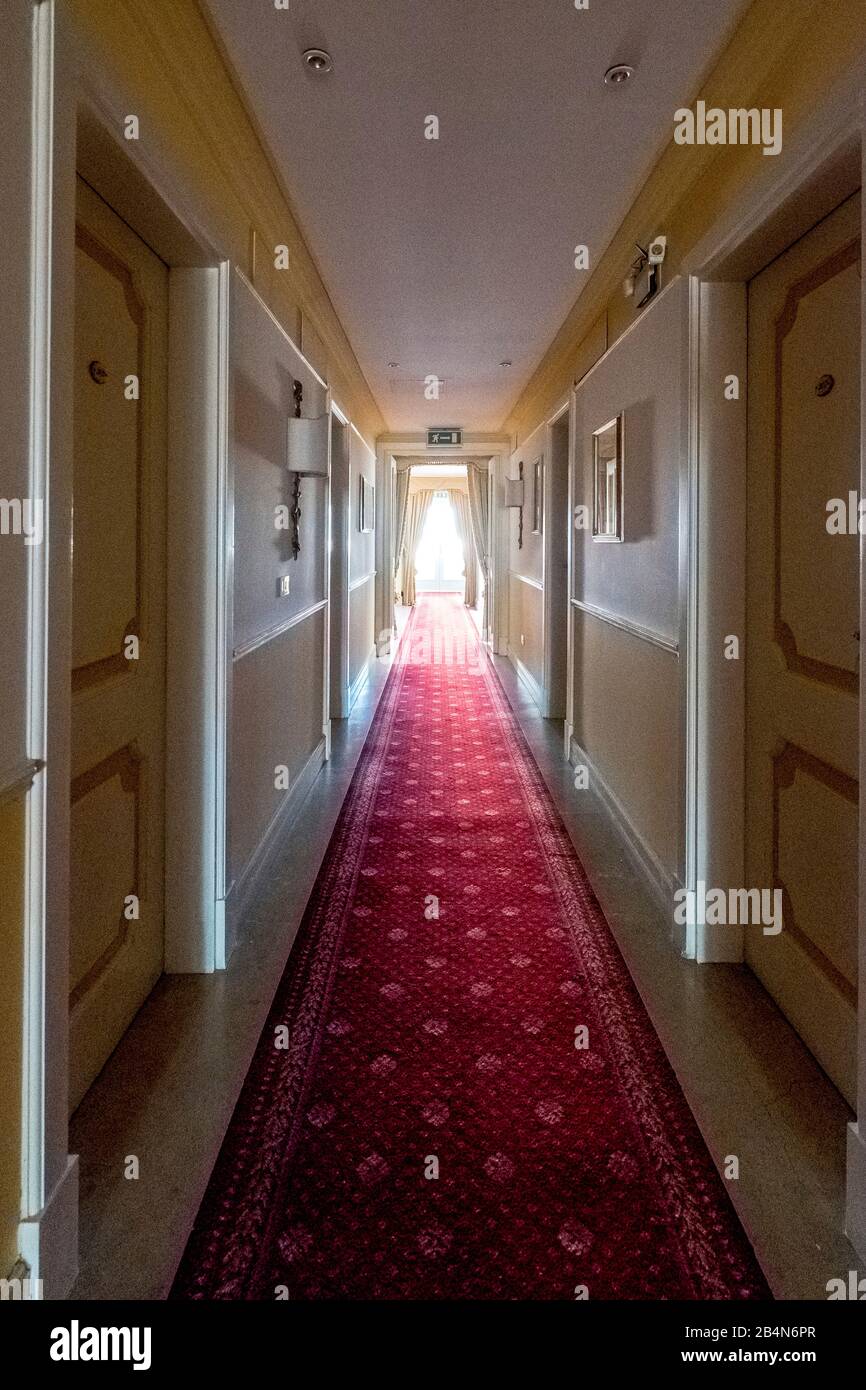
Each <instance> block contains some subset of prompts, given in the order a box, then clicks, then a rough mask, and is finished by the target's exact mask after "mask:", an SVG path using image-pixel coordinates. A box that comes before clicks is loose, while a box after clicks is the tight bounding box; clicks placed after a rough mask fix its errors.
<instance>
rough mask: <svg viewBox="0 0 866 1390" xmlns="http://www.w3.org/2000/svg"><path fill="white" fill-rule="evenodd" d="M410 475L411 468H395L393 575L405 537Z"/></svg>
mask: <svg viewBox="0 0 866 1390" xmlns="http://www.w3.org/2000/svg"><path fill="white" fill-rule="evenodd" d="M411 477H412V470H411V468H400V467H399V465H398V468H397V477H396V483H395V507H394V510H395V513H396V515H395V517H394V523H395V525H394V577H395V579H396V576H397V573H398V571H399V569H400V561H401V559H402V556H403V541H404V540H405V538H406V513H407V510H408V506H409V480H410V478H411Z"/></svg>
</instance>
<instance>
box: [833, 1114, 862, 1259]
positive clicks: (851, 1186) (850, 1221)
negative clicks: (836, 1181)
mask: <svg viewBox="0 0 866 1390" xmlns="http://www.w3.org/2000/svg"><path fill="white" fill-rule="evenodd" d="M847 1158H848V1161H847V1164H846V1172H845V1187H846V1196H845V1234H846V1236H847V1237H848V1239H849V1240H850V1242H851V1244H852V1245H853V1247H854V1249H855V1250H856V1251H857V1255H858V1257H859V1258H860V1259H861V1260H863V1261H864V1263H866V1139H864V1136H863V1135H862V1134H861V1133H860V1126H859V1125H858V1124H857V1123H856V1122H855V1123H852V1124H849V1126H848V1145H847ZM839 1272H840V1274H842V1273H843V1271H842V1270H840V1271H839Z"/></svg>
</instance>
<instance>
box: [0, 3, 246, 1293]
mask: <svg viewBox="0 0 866 1390" xmlns="http://www.w3.org/2000/svg"><path fill="white" fill-rule="evenodd" d="M33 17H34V24H33V49H32V69H33V126H32V129H33V144H32V148H31V170H32V181H33V198H32V209H33V211H32V218H31V248H30V250H31V345H30V379H31V382H32V387H31V430H30V444H29V453H30V459H29V468H30V476H31V480H32V489H33V495H34V496H43V497H44V498H45V512H46V540H47V541H48V543H47V544H46V545H44V546H42V547H34V548H33V550H32V552H31V560H30V565H31V573H30V614H29V641H28V658H27V664H28V745H29V750H30V755H31V760H32V784H31V790H30V793H29V795H28V798H27V810H26V838H27V865H26V884H25V895H26V903H25V911H26V922H27V927H26V931H27V938H26V945H25V962H24V977H25V978H24V997H25V1018H24V1038H23V1054H24V1056H23V1094H24V1111H23V1138H22V1203H21V1222H20V1225H19V1248H20V1250H21V1254H22V1257H23V1258H24V1260H25V1261H26V1263H27V1265H28V1266H29V1277H30V1278H31V1280H33V1281H38V1280H40V1279H41V1280H43V1281H44V1287H43V1296H44V1297H46V1298H62V1297H65V1296H66V1295H67V1294H68V1292H69V1289H70V1287H71V1285H72V1282H73V1281H74V1278H75V1276H76V1274H77V1261H78V1253H77V1252H78V1168H77V1158H76V1157H75V1156H71V1155H70V1154H69V1152H68V1023H69V1007H68V950H69V907H68V897H69V895H68V883H69V785H70V763H71V759H70V696H69V652H70V635H71V595H70V592H69V590H70V585H69V560H68V557H69V553H70V541H71V530H70V506H71V497H72V467H73V437H72V413H73V412H72V403H73V399H74V387H73V377H72V366H71V364H72V342H73V333H74V306H75V259H74V246H75V186H76V177H77V175H78V173H79V172H81V173H82V174H83V176H84V178H85V180H86V181H87V182H88V183H90V184H91V186H93V187H94V188H95V190H96V192H97V193H98V194H99V195H100V196H101V197H102V198H103V199H104V200H105V201H106V202H107V203H108V204H109V206H111V207H112V208H113V209H114V210H115V211H116V212H117V213H118V215H119V216H121V217H122V218H123V220H124V221H126V222H128V223H129V225H130V226H131V227H133V229H134V230H135V231H136V233H137V235H139V236H140V237H141V238H142V240H144V241H145V242H146V243H147V244H148V245H149V246H150V247H151V248H152V249H153V250H154V251H155V252H156V253H157V254H158V255H159V256H160V257H161V258H162V259H163V260H164V261H165V262H166V264H167V265H168V267H169V348H168V352H169V364H168V367H169V403H168V436H169V443H168V451H167V452H168V457H167V498H168V506H167V581H168V583H167V592H168V602H167V611H166V619H167V642H166V666H167V676H166V773H167V776H166V885H165V886H166V903H165V969H166V971H168V972H176V971H184V972H189V971H194V972H208V971H212V970H215V969H219V968H220V967H221V965H222V964H223V963H224V914H223V911H222V900H223V894H224V887H225V885H224V882H223V879H222V875H223V874H224V869H225V853H224V845H225V805H226V800H225V791H226V786H225V783H226V748H227V728H228V714H229V709H230V701H231V690H230V679H229V672H230V666H229V663H228V661H227V654H228V652H229V651H230V642H231V596H232V573H231V558H230V549H229V547H228V546H227V545H226V544H225V542H226V538H227V536H228V535H229V534H230V530H231V525H232V516H231V477H230V460H229V455H228V418H229V410H228V403H229V389H228V282H229V257H228V253H227V251H226V250H225V248H222V247H220V246H219V245H218V244H216V243H215V242H214V241H213V240H212V239H211V237H210V236H209V234H208V233H207V232H206V231H205V230H204V225H203V222H202V220H201V219H200V218H199V216H198V213H197V211H196V210H195V209H194V208H193V207H191V206H190V204H189V202H188V200H187V195H186V193H185V191H184V190H183V188H182V187H181V186H180V185H179V184H178V183H177V181H176V179H175V176H174V173H173V171H172V169H171V166H170V164H169V163H168V161H167V160H165V158H164V157H163V155H162V154H161V153H157V152H155V151H154V150H153V149H149V150H148V152H147V153H144V151H143V150H142V148H141V147H140V146H139V145H138V144H137V143H136V142H135V141H126V140H125V139H124V138H123V134H122V132H123V120H124V115H125V113H126V112H127V111H128V110H130V105H129V102H128V100H125V99H124V94H123V92H120V91H118V90H115V89H114V88H113V87H112V86H111V84H110V83H109V82H108V80H107V79H105V78H104V77H103V75H102V73H101V68H100V65H99V63H98V62H93V63H88V62H83V61H81V59H82V55H81V54H80V53H79V52H78V41H77V38H76V34H75V31H74V26H73V23H72V21H71V19H70V18H69V16H68V15H67V14H66V12H65V9H64V7H63V6H62V5H58V4H57V3H56V0H33ZM143 143H144V142H142V144H143ZM172 591H174V592H175V593H183V594H184V603H183V611H182V612H181V610H180V605H179V604H178V605H175V606H174V608H173V605H172V603H171V598H170V596H171V593H172ZM191 655H192V658H193V659H190V657H191ZM181 657H182V659H181ZM169 773H170V774H171V776H169ZM37 1287H38V1285H37Z"/></svg>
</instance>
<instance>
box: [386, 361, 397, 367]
mask: <svg viewBox="0 0 866 1390" xmlns="http://www.w3.org/2000/svg"><path fill="white" fill-rule="evenodd" d="M399 365H400V363H399V362H389V363H388V366H389V367H399Z"/></svg>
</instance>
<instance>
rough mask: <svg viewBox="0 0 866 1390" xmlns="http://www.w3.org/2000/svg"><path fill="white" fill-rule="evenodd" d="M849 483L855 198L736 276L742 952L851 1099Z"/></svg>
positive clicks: (853, 730)
mask: <svg viewBox="0 0 866 1390" xmlns="http://www.w3.org/2000/svg"><path fill="white" fill-rule="evenodd" d="M859 489H860V197H859V194H858V195H855V196H854V197H852V198H850V199H849V200H848V201H847V202H845V203H843V204H842V206H841V207H839V208H837V209H836V211H835V212H834V213H832V214H831V215H830V216H829V217H827V218H825V219H824V221H822V222H821V223H819V224H818V226H816V227H814V228H813V229H812V230H811V231H810V232H808V233H807V234H806V236H804V237H802V238H801V240H799V241H797V242H796V243H795V244H794V245H793V246H791V247H790V248H789V249H788V250H787V251H786V252H785V253H784V254H783V255H781V256H780V257H779V258H778V259H777V260H775V261H773V262H772V264H771V265H769V266H768V267H767V268H766V269H765V270H763V271H762V272H761V273H760V274H759V275H758V276H757V277H756V278H755V279H754V280H753V281H752V282H751V284H750V286H749V468H748V562H747V636H746V744H747V767H746V870H747V883H746V885H744V886H746V887H749V888H752V887H761V888H762V887H770V886H774V887H777V888H780V889H781V890H782V892H783V914H784V925H783V929H782V931H781V933H780V934H779V935H777V936H773V935H765V934H764V933H763V932H762V929H761V927H760V926H751V927H748V928H747V929H746V960H747V962H748V964H749V965H750V966H751V968H752V969H753V970H754V971H755V973H756V974H757V975H758V976H759V978H760V979H761V980H762V981H763V983H764V985H765V986H766V988H767V989H768V990H769V992H770V993H771V994H772V996H773V997H774V999H775V1000H776V1001H777V1003H778V1004H779V1007H780V1008H781V1009H782V1010H783V1012H784V1013H785V1014H786V1015H787V1017H788V1018H789V1019H790V1021H791V1023H792V1024H793V1025H794V1027H795V1028H796V1029H797V1031H798V1032H799V1034H800V1036H801V1037H802V1038H803V1040H804V1042H805V1043H806V1045H807V1046H808V1047H809V1048H810V1049H811V1051H812V1052H813V1053H814V1055H815V1057H816V1058H817V1059H818V1061H819V1062H820V1063H821V1065H822V1066H823V1068H824V1069H825V1071H826V1072H827V1073H828V1075H829V1076H830V1077H831V1078H832V1080H833V1081H834V1082H835V1084H836V1085H837V1086H838V1088H839V1090H840V1091H841V1092H842V1093H843V1095H844V1096H845V1097H846V1098H847V1099H848V1100H849V1102H851V1103H852V1104H853V1103H854V1090H855V1053H856V1037H857V1022H856V999H857V911H858V897H857V870H858V837H857V801H858V783H857V777H858V725H857V719H858V693H859V684H860V661H859V651H860V648H859V642H860V634H859V630H858V629H859V626H860V619H859V593H860V567H859V549H860V547H859V540H858V537H857V536H856V535H834V534H830V533H829V532H828V529H827V520H828V512H827V504H828V502H829V501H830V500H831V499H833V498H843V499H845V500H846V501H847V499H848V496H849V493H850V492H852V491H853V492H854V493H857V494H859Z"/></svg>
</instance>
